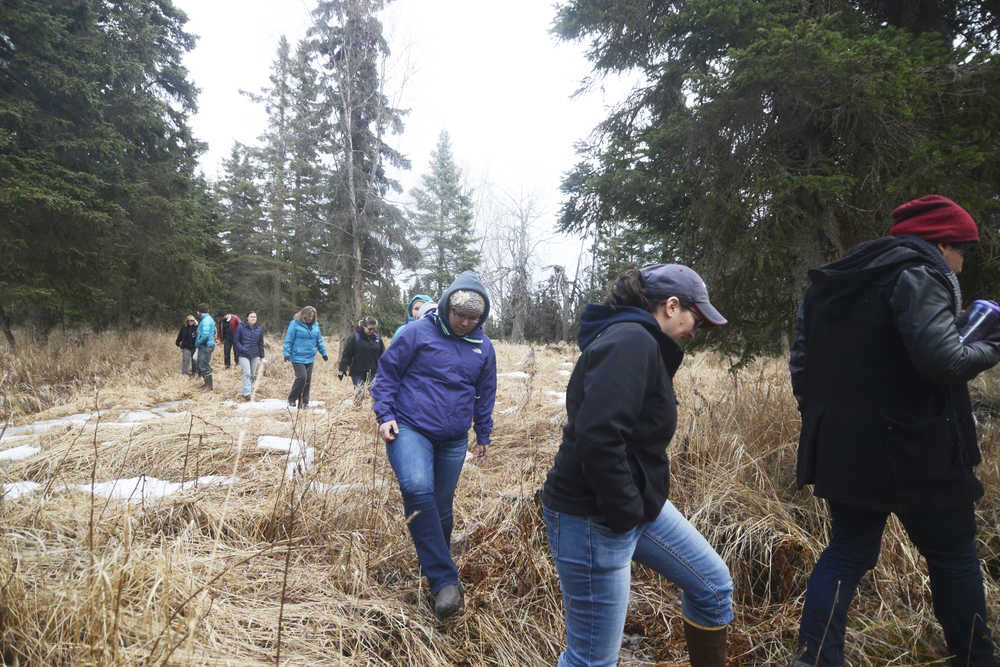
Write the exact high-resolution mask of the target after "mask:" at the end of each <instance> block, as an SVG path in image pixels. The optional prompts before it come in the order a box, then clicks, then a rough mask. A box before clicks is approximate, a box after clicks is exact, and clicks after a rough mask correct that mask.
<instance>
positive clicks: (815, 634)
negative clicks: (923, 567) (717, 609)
mask: <svg viewBox="0 0 1000 667" xmlns="http://www.w3.org/2000/svg"><path fill="white" fill-rule="evenodd" d="M829 505H830V518H831V523H832V530H831V536H830V545H829V546H828V547H827V548H826V550H825V551H823V554H822V555H821V556H820V557H819V560H818V561H817V562H816V566H815V567H814V568H813V571H812V575H811V576H810V577H809V587H808V589H807V590H806V601H805V606H804V607H803V609H802V621H801V623H800V625H799V652H800V653H801V656H800V658H799V660H800V661H801V662H804V663H806V664H809V665H842V664H844V631H845V626H846V624H847V609H848V607H850V605H851V599H852V598H853V597H854V591H855V589H857V587H858V581H860V579H861V577H862V576H863V575H864V573H865V572H867V571H868V570H870V569H872V568H873V567H875V563H876V562H877V561H878V554H879V548H880V546H881V543H882V531H883V530H884V529H885V522H886V519H888V518H889V513H888V512H881V511H877V510H870V509H866V508H861V507H853V506H851V505H844V504H842V503H835V502H830V503H829ZM897 516H898V517H899V519H900V521H901V522H902V524H903V527H904V528H905V529H906V533H907V535H909V536H910V539H911V540H913V543H914V544H915V545H916V547H917V549H918V550H919V551H920V553H921V555H923V557H924V558H925V559H926V560H927V571H928V574H929V575H930V584H931V595H932V597H933V602H934V615H935V616H937V619H938V622H939V623H941V628H942V629H943V630H944V636H945V641H946V642H947V644H948V650H949V652H950V653H951V654H952V656H954V658H953V660H954V661H955V663H956V664H960V665H995V664H996V662H995V661H994V658H993V645H992V642H991V640H990V631H989V628H987V626H986V622H985V619H986V598H985V594H984V591H983V575H982V572H981V571H980V569H979V559H978V557H977V555H976V541H975V538H976V516H975V513H974V511H973V508H972V507H971V506H970V507H968V508H966V509H959V510H924V511H920V512H906V513H899V514H897ZM970 649H971V653H970Z"/></svg>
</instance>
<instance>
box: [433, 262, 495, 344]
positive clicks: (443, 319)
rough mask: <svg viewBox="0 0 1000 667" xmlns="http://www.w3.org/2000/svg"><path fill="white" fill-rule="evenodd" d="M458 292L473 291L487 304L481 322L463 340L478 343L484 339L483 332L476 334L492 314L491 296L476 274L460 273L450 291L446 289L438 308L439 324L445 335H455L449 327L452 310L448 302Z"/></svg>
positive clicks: (449, 288) (449, 287)
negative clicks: (449, 312)
mask: <svg viewBox="0 0 1000 667" xmlns="http://www.w3.org/2000/svg"><path fill="white" fill-rule="evenodd" d="M458 290H471V291H473V292H476V293H477V294H479V295H480V296H482V297H483V301H484V302H485V304H486V306H485V307H484V308H483V314H482V316H481V317H480V318H479V322H478V323H477V324H476V328H475V329H473V330H472V331H470V332H469V334H468V335H467V336H463V338H465V339H467V340H469V341H470V342H478V341H479V339H482V335H481V333H482V332H480V335H477V334H476V332H477V331H479V329H480V327H482V326H483V322H485V321H486V318H487V317H489V314H490V295H489V294H487V293H486V288H485V287H483V284H482V283H481V282H479V278H477V277H476V274H475V273H474V272H472V271H463V272H462V273H460V274H459V275H458V277H457V278H455V281H454V282H452V284H451V285H449V286H448V289H446V290H445V291H444V293H443V294H442V295H441V299H440V300H439V301H438V307H437V319H438V322H439V324H440V326H441V329H442V331H444V332H445V334H447V335H449V336H454V335H455V334H454V332H452V330H451V327H450V326H449V325H448V310H449V308H450V306H449V304H448V300H449V299H450V298H451V295H452V294H454V293H455V292H457V291H458Z"/></svg>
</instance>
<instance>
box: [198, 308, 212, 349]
mask: <svg viewBox="0 0 1000 667" xmlns="http://www.w3.org/2000/svg"><path fill="white" fill-rule="evenodd" d="M194 345H195V347H215V320H214V319H212V316H211V315H209V314H208V313H205V314H204V315H202V316H201V321H200V322H198V333H197V335H196V338H195V341H194Z"/></svg>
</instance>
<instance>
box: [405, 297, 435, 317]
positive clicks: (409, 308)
mask: <svg viewBox="0 0 1000 667" xmlns="http://www.w3.org/2000/svg"><path fill="white" fill-rule="evenodd" d="M433 300H434V299H432V298H431V297H429V296H427V295H426V294H417V295H415V296H414V297H413V298H412V299H410V303H409V304H408V305H407V306H406V321H407V322H412V321H413V320H415V319H417V318H415V317H414V316H413V315H411V313H412V312H413V304H415V303H416V302H417V301H423V302H425V303H426V302H429V301H433Z"/></svg>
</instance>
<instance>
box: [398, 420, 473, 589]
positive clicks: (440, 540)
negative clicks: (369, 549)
mask: <svg viewBox="0 0 1000 667" xmlns="http://www.w3.org/2000/svg"><path fill="white" fill-rule="evenodd" d="M468 445H469V437H468V436H462V437H461V438H457V439H455V440H429V439H428V438H427V437H426V436H424V435H423V434H422V433H421V432H420V431H417V430H416V429H414V428H412V427H410V426H407V425H406V424H399V433H398V434H396V439H395V440H392V441H390V442H387V443H385V451H386V454H387V455H388V456H389V463H390V465H392V469H393V471H394V472H395V473H396V479H397V480H399V490H400V491H401V492H402V494H403V512H404V513H405V514H406V518H407V520H408V521H409V523H408V525H409V527H410V536H411V537H412V538H413V546H414V547H416V550H417V560H418V561H419V562H420V572H421V574H422V575H424V576H425V577H427V582H428V584H429V585H430V589H431V593H433V594H435V595H436V594H437V592H438V591H440V590H441V589H442V588H444V587H445V586H448V585H450V584H457V583H458V568H457V567H455V561H453V560H452V558H451V529H452V526H453V525H454V522H455V520H454V516H453V514H452V501H453V500H454V498H455V487H456V486H458V476H459V474H460V473H461V472H462V465H463V464H464V463H465V454H466V452H467V451H468Z"/></svg>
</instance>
